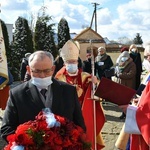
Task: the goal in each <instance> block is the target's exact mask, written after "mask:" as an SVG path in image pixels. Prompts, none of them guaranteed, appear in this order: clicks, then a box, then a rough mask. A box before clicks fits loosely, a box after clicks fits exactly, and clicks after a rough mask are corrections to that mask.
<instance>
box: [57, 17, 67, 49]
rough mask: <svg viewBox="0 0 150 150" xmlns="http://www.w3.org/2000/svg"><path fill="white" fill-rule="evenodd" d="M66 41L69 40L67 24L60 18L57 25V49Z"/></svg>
mask: <svg viewBox="0 0 150 150" xmlns="http://www.w3.org/2000/svg"><path fill="white" fill-rule="evenodd" d="M68 40H70V30H69V26H68V22H67V20H66V19H65V18H62V19H61V20H60V22H59V23H58V49H60V48H62V47H63V46H64V44H65V43H66V42H67V41H68Z"/></svg>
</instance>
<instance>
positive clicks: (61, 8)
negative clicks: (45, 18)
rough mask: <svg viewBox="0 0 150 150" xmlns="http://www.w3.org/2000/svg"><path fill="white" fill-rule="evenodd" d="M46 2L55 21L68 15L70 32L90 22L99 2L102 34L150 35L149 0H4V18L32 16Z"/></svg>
mask: <svg viewBox="0 0 150 150" xmlns="http://www.w3.org/2000/svg"><path fill="white" fill-rule="evenodd" d="M43 2H44V4H45V5H44V6H46V13H47V14H49V15H50V16H53V23H56V24H57V23H58V22H59V21H60V19H61V18H62V17H64V18H65V19H66V20H67V21H68V24H69V27H70V32H76V33H79V32H81V31H82V26H90V23H91V19H92V13H93V10H94V7H93V5H92V3H99V4H100V5H98V8H100V7H101V6H102V9H98V10H97V31H98V33H99V34H100V35H102V36H103V37H108V39H110V40H115V39H118V38H119V37H123V36H127V37H128V38H130V39H133V38H134V37H135V35H136V33H140V34H141V36H142V39H143V40H144V41H145V40H147V39H150V35H149V34H148V33H149V31H150V4H149V0H142V1H141V0H128V2H127V3H125V2H124V3H123V2H122V4H120V5H118V3H121V2H120V1H112V0H99V1H98V2H97V0H80V1H79V0H77V1H72V0H45V1H43V0H3V1H2V2H1V10H2V11H1V14H0V15H1V18H2V20H3V21H5V22H6V23H14V22H15V21H16V19H17V18H18V16H22V17H25V18H27V19H29V18H31V14H32V15H34V17H35V18H36V16H37V12H38V10H39V9H40V8H41V6H43ZM107 3H108V5H107ZM117 5H118V7H117V9H116V6H117ZM103 6H104V7H103ZM116 14H117V16H116ZM116 17H117V18H116ZM94 21H95V20H93V29H94Z"/></svg>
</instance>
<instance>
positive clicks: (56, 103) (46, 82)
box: [1, 51, 86, 140]
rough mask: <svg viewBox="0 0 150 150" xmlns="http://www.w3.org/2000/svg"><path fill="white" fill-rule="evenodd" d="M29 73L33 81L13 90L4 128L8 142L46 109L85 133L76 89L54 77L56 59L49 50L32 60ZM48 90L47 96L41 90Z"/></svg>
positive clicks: (33, 56) (41, 52)
mask: <svg viewBox="0 0 150 150" xmlns="http://www.w3.org/2000/svg"><path fill="white" fill-rule="evenodd" d="M27 69H28V72H29V73H30V75H31V80H29V81H27V82H24V83H22V84H20V85H18V86H17V87H15V88H13V89H11V90H10V93H9V98H8V103H7V106H6V109H5V113H4V118H3V122H2V126H1V136H2V138H4V139H5V140H6V138H7V136H8V135H10V134H13V133H14V132H15V130H16V128H17V126H19V125H20V124H22V123H25V122H27V121H29V120H34V119H35V116H36V115H38V113H39V112H40V111H41V110H42V109H43V108H50V110H51V111H52V113H54V114H56V115H60V116H62V117H66V118H68V119H69V120H71V121H73V122H74V123H75V124H76V125H79V126H81V127H82V128H83V129H84V130H85V131H86V127H85V123H84V119H83V116H82V112H81V107H80V104H79V100H78V96H77V92H76V88H75V87H74V86H72V85H70V84H67V83H65V82H61V81H57V80H56V79H54V78H53V77H52V74H53V72H54V69H55V66H54V65H53V56H52V55H51V53H49V52H46V51H36V52H34V53H33V54H31V56H30V58H29V66H28V67H27ZM42 89H45V90H47V92H46V94H45V96H46V98H44V97H45V96H43V95H42V94H41V93H40V91H41V90H42Z"/></svg>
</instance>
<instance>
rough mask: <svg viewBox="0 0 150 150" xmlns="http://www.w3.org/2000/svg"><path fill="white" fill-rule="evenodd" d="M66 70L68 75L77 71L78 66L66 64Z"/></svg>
mask: <svg viewBox="0 0 150 150" xmlns="http://www.w3.org/2000/svg"><path fill="white" fill-rule="evenodd" d="M66 70H67V71H68V72H69V73H75V72H77V70H78V65H77V64H66Z"/></svg>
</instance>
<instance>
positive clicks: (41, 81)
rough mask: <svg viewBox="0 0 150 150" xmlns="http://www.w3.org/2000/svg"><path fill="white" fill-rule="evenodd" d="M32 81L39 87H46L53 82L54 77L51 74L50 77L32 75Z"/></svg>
mask: <svg viewBox="0 0 150 150" xmlns="http://www.w3.org/2000/svg"><path fill="white" fill-rule="evenodd" d="M31 83H32V84H34V85H35V86H36V87H37V88H39V89H46V88H48V86H49V85H51V84H52V83H53V82H52V77H51V76H50V77H46V78H36V77H32V81H31Z"/></svg>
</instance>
